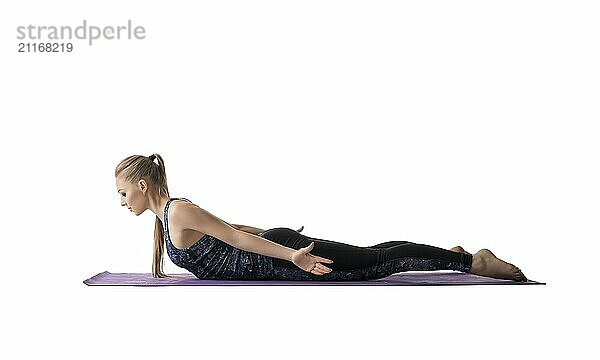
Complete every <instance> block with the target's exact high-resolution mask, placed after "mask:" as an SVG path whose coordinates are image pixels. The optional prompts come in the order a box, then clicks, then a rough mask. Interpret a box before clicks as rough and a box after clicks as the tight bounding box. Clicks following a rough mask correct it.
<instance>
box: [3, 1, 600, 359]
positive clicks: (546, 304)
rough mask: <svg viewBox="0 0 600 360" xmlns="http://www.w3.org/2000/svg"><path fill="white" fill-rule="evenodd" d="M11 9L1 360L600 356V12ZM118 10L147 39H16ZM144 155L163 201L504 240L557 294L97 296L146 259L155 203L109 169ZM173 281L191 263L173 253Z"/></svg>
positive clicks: (363, 6)
mask: <svg viewBox="0 0 600 360" xmlns="http://www.w3.org/2000/svg"><path fill="white" fill-rule="evenodd" d="M0 7H1V9H0V21H1V22H0V23H1V34H0V36H1V40H2V43H1V47H0V49H1V51H2V54H1V60H0V64H1V70H0V71H1V72H2V73H1V74H0V75H1V78H0V91H1V94H0V95H1V99H2V103H1V106H0V119H1V124H2V125H1V126H2V131H1V134H2V135H1V136H2V142H1V144H0V146H1V147H2V148H1V151H2V180H1V181H2V189H3V190H4V193H3V196H2V197H3V206H2V219H3V221H2V223H3V225H2V226H3V233H4V235H3V237H2V240H3V242H4V244H5V246H4V251H3V259H4V264H3V265H4V266H3V289H4V290H3V295H2V303H3V304H2V307H1V308H2V310H1V311H2V328H3V329H4V334H5V337H4V338H3V343H4V344H3V345H2V347H1V350H0V351H1V352H2V354H1V355H2V357H3V358H9V359H25V358H31V357H32V356H42V355H45V357H53V356H61V357H67V358H75V357H77V358H86V359H105V358H107V357H114V358H143V359H184V358H185V359H190V358H196V359H199V358H213V357H215V356H219V357H220V358H230V357H231V358H236V357H237V358H259V357H260V358H277V359H281V358H291V359H321V358H332V359H338V358H365V359H366V358H369V359H384V358H386V359H387V358H408V357H409V356H410V357H413V356H419V357H421V358H423V357H427V358H429V357H431V358H433V357H434V356H438V357H444V358H446V359H448V358H451V359H454V358H456V359H458V358H460V359H465V358H470V357H475V356H477V357H481V358H485V359H505V358H507V357H515V358H521V357H525V356H530V355H536V356H549V355H555V356H561V357H562V356H567V355H569V356H570V357H577V356H584V355H585V354H587V353H588V352H589V351H590V350H591V347H592V345H593V343H592V341H593V337H592V332H591V330H592V329H595V328H596V326H597V325H596V324H597V320H598V315H597V310H596V308H595V304H597V301H598V298H597V296H595V295H593V293H592V291H593V289H594V288H596V289H597V284H596V279H597V277H596V276H595V275H596V274H595V272H596V270H595V268H596V261H597V251H598V246H597V241H598V239H599V235H600V234H599V229H598V216H599V206H598V204H599V200H600V196H599V191H598V183H599V180H600V179H599V170H598V154H599V150H600V146H599V144H598V137H599V135H600V134H599V131H598V129H597V123H598V120H599V115H600V114H599V113H600V111H599V109H598V99H599V96H600V91H599V87H598V84H599V81H600V78H599V77H600V76H599V70H598V69H599V67H598V63H600V56H599V51H598V34H600V32H599V30H600V25H599V22H598V17H599V15H600V14H599V11H598V10H599V9H598V6H597V5H596V4H595V3H594V2H592V1H589V2H584V1H503V2H498V1H411V2H397V1H325V0H319V1H211V2H207V1H203V2H199V3H197V2H184V1H169V2H149V1H127V2H125V1H102V2H93V3H91V2H81V1H52V2H49V1H39V2H38V1H19V2H18V3H17V2H15V3H14V4H11V3H9V2H3V3H2V5H0ZM129 19H131V20H132V23H133V24H134V26H136V25H141V26H144V28H145V29H146V39H144V40H118V41H117V40H110V41H109V40H98V41H97V42H96V43H94V44H93V45H92V46H89V45H87V43H86V41H84V40H76V41H74V45H75V50H74V51H73V52H72V53H62V54H61V53H56V54H47V53H18V52H17V45H18V42H19V40H17V38H16V36H17V31H16V28H17V26H27V25H29V24H33V25H39V26H51V25H53V26H67V25H68V26H72V27H76V26H80V25H81V24H82V22H83V20H86V21H87V24H88V25H95V26H108V25H112V26H119V25H126V24H127V20H129ZM154 152H156V153H159V154H161V155H162V156H163V157H164V159H165V162H166V168H167V173H168V182H169V189H170V195H171V196H173V197H178V196H181V197H187V198H188V199H190V200H192V201H193V202H195V203H196V204H198V205H199V206H201V207H203V208H204V209H206V210H208V211H210V212H211V213H213V214H215V215H217V216H219V217H221V218H222V219H224V220H226V221H228V222H231V223H236V224H244V225H251V226H257V227H261V228H263V229H267V228H271V227H280V226H285V227H292V228H297V227H299V226H301V225H304V226H305V230H304V231H303V233H304V234H305V235H308V236H313V237H317V238H323V239H329V240H336V241H343V242H347V243H350V244H355V245H373V244H375V243H378V242H384V241H390V240H410V241H414V242H419V243H425V244H430V245H435V246H439V247H444V248H450V247H452V246H455V245H462V246H463V247H465V248H466V249H467V250H468V251H471V252H475V251H477V250H478V249H481V248H490V249H491V250H492V251H493V252H494V253H495V254H496V255H498V256H499V257H500V258H503V259H505V260H507V261H510V262H512V263H514V264H516V265H517V266H519V267H520V268H521V269H522V270H523V271H524V273H525V275H526V276H527V277H529V278H530V279H532V280H537V281H542V282H547V283H548V285H546V286H467V287H370V286H369V287H352V286H348V287H345V286H344V287H320V286H309V287H305V286H298V287H164V288H139V287H137V288H136V287H88V286H86V285H84V284H83V283H82V281H83V280H84V279H87V278H89V277H91V276H93V275H95V274H97V273H99V272H102V271H106V270H108V271H111V272H150V271H151V263H152V242H153V230H154V217H153V214H152V213H151V212H150V211H146V212H145V213H144V214H142V215H140V216H139V217H136V216H134V215H132V213H131V212H129V211H128V210H127V209H126V208H123V207H120V203H119V201H120V200H119V195H118V194H117V192H116V186H115V180H114V168H115V166H116V165H117V163H118V162H119V161H120V160H121V159H123V158H124V157H126V156H129V155H132V154H140V155H150V154H152V153H154ZM165 270H166V271H167V272H168V273H174V272H175V273H177V272H183V269H179V268H177V267H176V266H175V265H174V264H172V263H171V262H170V260H169V259H168V257H167V258H166V259H165ZM589 326H593V328H590V327H589ZM594 338H595V337H594ZM6 355H9V357H7V356H6Z"/></svg>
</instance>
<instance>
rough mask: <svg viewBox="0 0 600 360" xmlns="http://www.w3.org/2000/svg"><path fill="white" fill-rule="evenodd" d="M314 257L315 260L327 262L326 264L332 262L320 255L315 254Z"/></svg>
mask: <svg viewBox="0 0 600 360" xmlns="http://www.w3.org/2000/svg"><path fill="white" fill-rule="evenodd" d="M316 258H317V261H320V262H324V263H328V264H331V263H332V262H333V260H329V259H325V258H324V257H320V256H316Z"/></svg>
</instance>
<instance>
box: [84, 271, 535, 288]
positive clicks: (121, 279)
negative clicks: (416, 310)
mask: <svg viewBox="0 0 600 360" xmlns="http://www.w3.org/2000/svg"><path fill="white" fill-rule="evenodd" d="M167 275H170V276H175V277H168V278H161V279H157V278H153V277H152V274H151V273H111V272H108V271H105V272H101V273H99V274H97V275H94V276H92V277H91V278H89V279H87V280H84V281H83V283H84V284H86V285H114V286H118V285H122V286H210V285H213V286H215V285H216V286H232V285H233V286H243V285H246V286H248V285H250V286H257V285H266V286H269V285H270V286H281V285H292V286H302V285H342V286H356V285H406V286H411V285H412V286H414V285H546V283H541V282H537V281H532V280H528V281H527V282H517V281H512V280H502V279H493V278H489V277H485V276H478V275H473V274H467V273H461V272H451V273H447V272H439V271H428V272H403V273H397V274H393V275H390V276H388V277H385V278H382V279H376V280H368V281H281V280H200V279H198V278H196V277H195V276H194V275H193V274H191V273H183V274H167Z"/></svg>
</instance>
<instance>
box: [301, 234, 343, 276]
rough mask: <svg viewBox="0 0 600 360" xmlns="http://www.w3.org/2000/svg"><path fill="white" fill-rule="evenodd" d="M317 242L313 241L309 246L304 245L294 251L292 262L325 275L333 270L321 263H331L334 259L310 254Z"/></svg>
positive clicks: (303, 268)
mask: <svg viewBox="0 0 600 360" xmlns="http://www.w3.org/2000/svg"><path fill="white" fill-rule="evenodd" d="M314 245H315V242H314V241H313V242H311V243H310V245H308V246H307V247H303V248H301V249H298V250H296V251H294V253H293V254H292V262H293V263H294V265H296V266H297V267H299V268H300V269H302V270H304V271H307V272H310V273H313V274H315V275H323V274H327V273H330V272H331V269H330V268H328V267H327V266H325V265H323V264H320V263H321V262H325V263H329V264H331V263H332V262H333V260H329V259H325V258H324V257H320V256H315V255H312V254H309V252H310V251H311V250H312V249H313V247H314Z"/></svg>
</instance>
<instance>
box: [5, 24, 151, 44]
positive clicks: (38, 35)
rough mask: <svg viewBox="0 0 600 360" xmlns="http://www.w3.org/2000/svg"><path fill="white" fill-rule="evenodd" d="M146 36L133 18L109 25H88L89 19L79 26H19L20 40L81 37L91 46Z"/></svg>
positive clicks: (60, 39)
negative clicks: (97, 43)
mask: <svg viewBox="0 0 600 360" xmlns="http://www.w3.org/2000/svg"><path fill="white" fill-rule="evenodd" d="M145 38H146V29H145V28H144V27H143V26H140V25H136V26H134V25H133V22H132V21H131V20H127V24H124V25H107V26H96V25H88V23H87V20H83V24H82V25H78V26H69V25H67V26H47V25H44V26H41V25H32V24H29V25H26V26H17V39H18V40H24V41H33V42H40V43H41V42H57V41H61V42H64V41H69V40H73V39H79V40H87V43H88V45H90V46H91V45H92V44H93V43H94V42H96V41H115V40H144V39H145Z"/></svg>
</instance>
